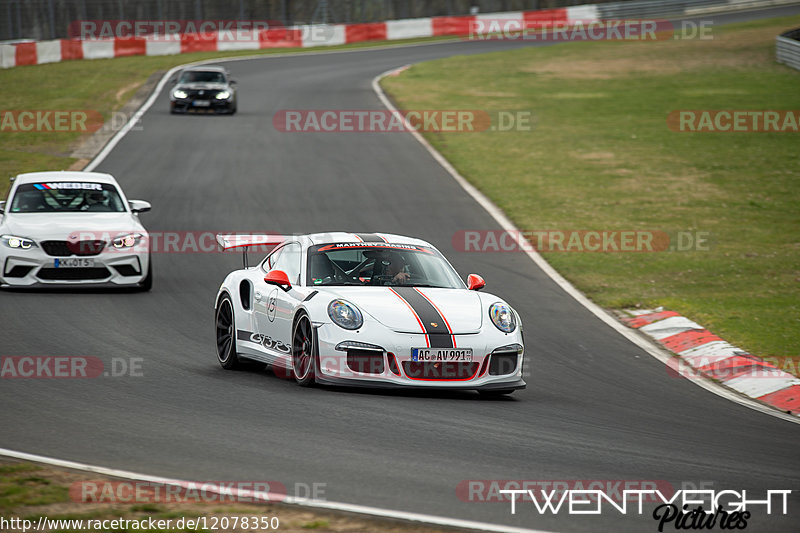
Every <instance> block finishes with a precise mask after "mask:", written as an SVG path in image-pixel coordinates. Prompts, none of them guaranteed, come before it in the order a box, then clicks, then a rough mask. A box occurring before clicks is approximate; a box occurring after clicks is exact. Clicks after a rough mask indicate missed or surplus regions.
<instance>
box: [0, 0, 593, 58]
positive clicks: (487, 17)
mask: <svg viewBox="0 0 800 533" xmlns="http://www.w3.org/2000/svg"><path fill="white" fill-rule="evenodd" d="M598 20H599V16H598V9H597V6H596V5H583V6H571V7H564V8H555V9H539V10H534V11H513V12H505V13H483V14H480V15H463V16H453V17H426V18H416V19H402V20H389V21H386V22H372V23H363V24H315V25H302V26H291V27H288V28H276V29H268V30H260V31H258V32H254V34H253V35H250V36H249V38H239V37H232V36H231V35H230V32H225V31H217V32H212V33H183V34H177V35H176V36H174V37H175V38H174V39H172V38H170V39H169V40H167V39H165V38H164V37H163V36H160V37H157V38H149V37H122V38H108V39H91V40H80V39H56V40H53V41H39V42H33V41H30V42H20V43H12V44H0V68H11V67H15V66H22V65H40V64H43V63H58V62H61V61H71V60H76V59H108V58H114V57H125V56H161V55H174V54H187V53H192V52H221V51H229V50H260V49H264V48H309V47H316V46H337V45H343V44H351V43H358V42H364V41H394V40H400V39H415V38H422V37H442V36H460V37H466V36H469V35H470V33H471V31H472V28H473V24H474V23H475V22H477V21H484V22H486V23H489V22H490V21H498V22H499V23H508V22H512V23H513V22H515V21H516V22H518V23H519V24H523V23H529V24H530V23H536V24H543V25H547V24H556V23H558V24H570V23H574V22H577V21H580V22H582V23H589V22H595V21H598Z"/></svg>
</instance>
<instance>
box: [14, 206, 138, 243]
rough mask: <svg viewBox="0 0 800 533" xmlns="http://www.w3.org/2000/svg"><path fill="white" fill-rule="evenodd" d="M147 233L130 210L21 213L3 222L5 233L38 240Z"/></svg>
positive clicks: (78, 238) (108, 237)
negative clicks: (114, 211)
mask: <svg viewBox="0 0 800 533" xmlns="http://www.w3.org/2000/svg"><path fill="white" fill-rule="evenodd" d="M134 231H138V232H144V228H143V227H142V225H141V224H140V223H139V221H138V220H137V219H136V217H135V216H134V215H131V214H130V213H127V212H124V213H96V212H95V213H47V214H43V213H17V214H9V215H7V216H6V217H5V218H4V219H3V222H2V224H0V232H2V233H3V234H11V235H16V236H18V237H28V238H29V239H33V240H35V241H41V240H46V239H54V240H99V239H104V240H108V239H110V238H114V237H117V236H119V235H124V234H125V233H126V232H127V233H130V232H134Z"/></svg>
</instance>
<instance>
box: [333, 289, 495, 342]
mask: <svg viewBox="0 0 800 533" xmlns="http://www.w3.org/2000/svg"><path fill="white" fill-rule="evenodd" d="M331 296H332V297H334V298H335V297H339V298H342V299H344V300H347V301H348V302H350V303H352V304H355V305H356V306H357V307H358V308H359V309H360V310H361V312H362V313H366V314H368V315H370V316H372V317H373V318H374V319H375V320H377V321H378V322H380V323H381V324H383V325H384V326H386V327H387V328H389V329H391V330H394V331H396V332H399V333H421V332H422V328H423V326H424V328H425V329H429V328H431V327H433V328H435V329H439V328H449V330H450V331H451V332H452V333H453V334H455V335H462V334H471V333H478V332H479V331H480V329H481V324H482V321H483V307H482V304H481V299H480V296H479V295H478V293H476V292H475V291H470V290H467V289H435V288H429V287H402V286H400V287H352V288H350V287H336V290H335V291H331ZM442 322H444V323H442ZM431 323H434V324H436V325H435V326H432V324H431ZM444 331H447V329H445V330H444Z"/></svg>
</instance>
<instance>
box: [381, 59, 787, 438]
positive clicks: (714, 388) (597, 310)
mask: <svg viewBox="0 0 800 533" xmlns="http://www.w3.org/2000/svg"><path fill="white" fill-rule="evenodd" d="M408 67H409V65H405V66H403V67H400V68H402V69H407V68H408ZM397 70H399V69H397V68H394V69H391V70H387V71H386V72H384V73H382V74H378V75H377V76H375V77H374V78H373V79H372V90H373V91H375V94H377V95H378V98H379V99H380V101H381V102H382V103H383V105H384V106H386V108H387V109H389V111H391V112H393V113H398V111H397V108H396V107H395V106H394V104H393V103H392V102H391V101H390V100H389V98H388V97H387V96H386V93H384V92H383V89H382V88H381V86H380V80H381V79H383V78H384V77H386V76H388V75H390V74H392V73H393V72H395V71H397ZM408 129H409V133H410V134H411V135H413V136H414V138H415V139H416V140H417V141H419V143H420V144H421V145H422V146H423V147H424V148H425V149H426V150H427V151H428V153H429V154H431V156H432V157H433V158H434V159H435V160H436V162H437V163H439V164H440V165H441V166H442V167H443V168H444V169H445V170H446V171H447V172H448V173H449V174H450V175H451V176H452V177H453V179H455V180H456V182H457V183H458V184H459V185H460V186H461V188H462V189H464V190H465V191H466V192H467V194H469V195H470V196H471V197H472V198H473V199H474V200H475V201H476V202H478V204H480V206H481V207H483V208H484V209H485V210H486V212H487V213H489V215H491V217H492V218H494V219H495V221H497V223H498V224H499V225H500V227H502V228H503V229H504V230H506V231H507V232H509V233H510V234H511V235H513V236H515V239H516V241H517V244H519V246H520V247H521V249H522V250H524V251H525V253H526V254H528V257H530V258H531V260H532V261H533V262H534V263H535V264H536V266H538V267H539V268H540V269H541V270H542V271H543V272H544V273H545V274H547V276H548V277H549V278H550V279H551V280H553V281H554V282H555V283H556V285H558V286H559V287H561V288H562V289H563V290H564V292H566V293H567V294H569V295H570V296H572V297H573V298H574V299H575V300H577V302H578V303H579V304H581V305H582V306H583V307H585V308H586V309H588V310H589V311H590V312H591V313H592V314H593V315H595V316H596V317H597V318H599V319H600V320H602V321H603V322H605V323H606V324H607V325H608V326H609V327H611V328H612V329H613V330H615V331H616V332H617V333H619V334H620V335H622V336H623V337H625V338H626V339H628V340H629V341H631V342H632V343H633V344H635V345H636V346H638V347H639V348H641V349H642V350H644V351H645V352H647V353H648V354H650V355H651V356H653V357H655V358H656V359H658V360H659V361H661V362H662V363H664V364H666V363H667V361H669V360H670V359H672V358H673V357H676V356H675V355H673V354H672V353H671V352H668V351H666V350H665V349H663V348H661V347H660V346H658V345H657V344H655V343H653V342H651V341H650V340H649V339H648V338H646V337H644V336H643V335H641V334H639V333H638V332H637V331H635V330H633V329H630V328H628V327H627V326H625V325H623V324H621V323H620V322H618V321H617V319H616V318H614V317H613V316H611V315H610V314H609V313H607V312H606V311H605V310H604V309H603V308H602V307H600V306H599V305H597V304H596V303H594V302H592V301H591V300H589V299H588V298H587V297H586V296H584V295H583V293H581V292H580V291H579V290H578V289H576V288H575V287H574V286H573V285H572V284H571V283H570V282H569V281H567V280H566V279H565V278H564V277H563V276H562V275H561V274H559V273H558V272H556V270H555V269H554V268H553V267H552V266H550V264H549V263H548V262H547V261H545V260H544V258H543V257H542V256H541V255H539V254H538V253H537V252H536V251H535V250H534V249H533V247H532V246H531V245H530V243H528V241H527V240H526V239H525V238H524V237H522V232H521V231H520V230H519V229H518V228H517V227H516V226H515V225H514V223H513V222H511V220H510V219H509V218H508V217H507V216H506V215H505V213H503V212H502V211H501V210H500V208H498V207H497V206H496V205H494V204H493V203H492V202H491V200H489V199H488V198H487V197H486V196H485V195H484V194H483V193H482V192H480V191H479V190H478V189H476V188H475V187H474V186H473V185H472V184H471V183H469V182H468V181H467V180H466V179H465V178H464V177H463V176H462V175H461V174H459V173H458V171H457V170H456V169H455V168H454V167H453V165H451V164H450V162H449V161H447V159H445V158H444V157H443V156H442V154H440V153H439V152H438V151H436V149H435V148H433V146H431V145H430V143H429V142H428V141H427V140H425V137H423V136H422V135H421V134H420V133H419V132H418V131H416V130H415V129H413V128H408ZM690 381H692V382H693V383H694V384H696V385H697V386H699V387H702V388H704V389H706V390H707V391H710V392H713V393H714V394H716V395H718V396H722V397H723V398H726V399H728V400H730V401H733V402H736V403H738V404H740V405H744V406H745V407H749V408H750V409H754V410H756V411H759V412H762V413H765V414H768V415H771V416H774V417H776V418H780V419H782V420H787V421H789V422H793V423H795V424H800V419H799V418H797V417H794V416H792V415H789V414H787V413H783V412H781V411H778V410H777V409H775V408H773V407H768V406H766V405H764V404H762V403H760V402H757V401H754V400H752V399H750V398H746V397H743V396H740V395H738V394H736V393H735V392H733V391H730V390H728V389H725V388H724V387H722V386H720V385H718V384H717V383H715V382H713V381H711V380H709V379H706V378H702V379H698V378H694V379H692V380H690Z"/></svg>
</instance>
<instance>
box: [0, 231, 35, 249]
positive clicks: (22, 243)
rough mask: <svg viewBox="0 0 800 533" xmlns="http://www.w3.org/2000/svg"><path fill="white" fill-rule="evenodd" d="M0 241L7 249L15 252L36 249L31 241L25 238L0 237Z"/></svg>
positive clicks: (13, 236)
mask: <svg viewBox="0 0 800 533" xmlns="http://www.w3.org/2000/svg"><path fill="white" fill-rule="evenodd" d="M0 241H2V242H3V244H5V245H6V246H8V247H9V248H14V249H17V250H27V249H29V248H34V247H36V243H35V242H33V240H32V239H27V238H25V237H17V236H16V235H0Z"/></svg>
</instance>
